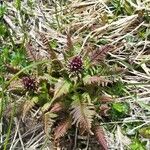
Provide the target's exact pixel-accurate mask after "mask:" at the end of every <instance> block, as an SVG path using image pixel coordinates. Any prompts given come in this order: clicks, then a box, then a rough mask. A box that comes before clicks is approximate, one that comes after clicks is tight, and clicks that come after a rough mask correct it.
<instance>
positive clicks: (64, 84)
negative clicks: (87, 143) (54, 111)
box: [53, 80, 71, 100]
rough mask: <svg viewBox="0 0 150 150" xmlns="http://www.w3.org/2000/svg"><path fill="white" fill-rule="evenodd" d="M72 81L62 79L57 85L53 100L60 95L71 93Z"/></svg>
mask: <svg viewBox="0 0 150 150" xmlns="http://www.w3.org/2000/svg"><path fill="white" fill-rule="evenodd" d="M70 87H71V83H70V82H68V81H63V80H60V81H59V82H58V83H57V84H56V86H55V92H54V96H53V100H55V99H57V98H59V97H60V96H62V95H64V94H67V93H69V90H70Z"/></svg>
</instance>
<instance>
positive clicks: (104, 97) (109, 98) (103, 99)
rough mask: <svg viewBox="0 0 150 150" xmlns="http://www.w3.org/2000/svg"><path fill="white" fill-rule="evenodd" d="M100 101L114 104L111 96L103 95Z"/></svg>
mask: <svg viewBox="0 0 150 150" xmlns="http://www.w3.org/2000/svg"><path fill="white" fill-rule="evenodd" d="M99 101H100V102H102V103H107V102H113V99H112V97H110V96H106V95H102V96H101V97H100V98H99Z"/></svg>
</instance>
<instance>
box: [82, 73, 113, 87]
mask: <svg viewBox="0 0 150 150" xmlns="http://www.w3.org/2000/svg"><path fill="white" fill-rule="evenodd" d="M83 82H84V84H87V85H90V84H97V85H102V86H107V84H108V83H112V81H110V80H107V79H105V78H104V77H100V76H89V75H88V76H86V77H85V78H84V79H83Z"/></svg>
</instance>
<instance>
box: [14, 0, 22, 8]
mask: <svg viewBox="0 0 150 150" xmlns="http://www.w3.org/2000/svg"><path fill="white" fill-rule="evenodd" d="M15 5H16V8H17V9H18V10H20V9H21V0H16V2H15Z"/></svg>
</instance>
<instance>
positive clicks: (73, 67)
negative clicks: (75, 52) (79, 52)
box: [68, 56, 83, 73]
mask: <svg viewBox="0 0 150 150" xmlns="http://www.w3.org/2000/svg"><path fill="white" fill-rule="evenodd" d="M68 67H69V71H70V72H71V73H80V72H81V71H82V69H83V62H82V58H81V56H75V57H73V59H72V60H71V61H70V62H69V65H68Z"/></svg>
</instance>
